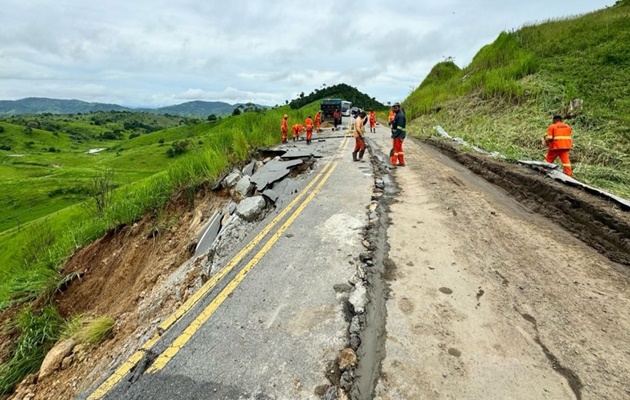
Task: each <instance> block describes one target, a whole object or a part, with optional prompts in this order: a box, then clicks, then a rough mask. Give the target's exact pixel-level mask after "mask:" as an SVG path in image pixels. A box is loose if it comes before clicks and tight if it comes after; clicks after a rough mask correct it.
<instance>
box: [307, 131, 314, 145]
mask: <svg viewBox="0 0 630 400" xmlns="http://www.w3.org/2000/svg"><path fill="white" fill-rule="evenodd" d="M312 137H313V130H312V129H310V130H309V129H307V130H306V140H308V141H309V142H310V141H311V138H312Z"/></svg>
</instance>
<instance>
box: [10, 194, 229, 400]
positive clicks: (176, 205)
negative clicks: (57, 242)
mask: <svg viewBox="0 0 630 400" xmlns="http://www.w3.org/2000/svg"><path fill="white" fill-rule="evenodd" d="M227 197H229V194H228V193H227V192H210V191H209V190H207V188H205V187H204V188H202V189H200V190H199V191H198V192H197V193H196V194H187V193H182V194H180V195H179V197H177V198H175V199H173V200H172V201H171V203H170V204H169V206H168V207H167V208H166V210H165V211H162V212H160V213H159V214H156V215H148V216H146V217H145V218H143V219H142V220H141V221H139V222H137V223H135V224H133V226H121V227H118V228H117V229H113V230H111V231H110V232H108V233H107V234H106V235H105V236H104V237H102V238H100V239H98V240H97V241H95V242H94V243H92V244H90V245H88V246H86V247H85V248H83V249H81V250H79V251H78V252H77V253H76V254H75V255H73V256H72V257H71V258H70V260H69V261H68V263H67V265H66V267H65V268H64V270H63V271H62V274H63V275H68V274H73V273H77V274H79V275H80V276H81V277H80V278H79V279H74V280H72V281H71V282H70V284H69V285H68V286H67V288H66V289H65V290H64V291H63V292H62V293H57V294H56V295H55V297H54V299H53V304H54V305H55V306H56V307H57V309H58V310H59V313H60V314H61V315H62V316H63V317H64V318H69V317H71V316H73V315H77V314H89V315H94V316H103V315H106V316H110V317H113V318H114V319H115V321H116V325H115V330H114V335H113V336H112V338H111V339H109V340H107V341H106V342H104V343H102V344H101V345H99V346H98V347H97V348H93V349H89V351H88V354H87V356H86V357H85V359H83V361H81V362H75V363H74V364H73V365H72V366H71V367H70V368H68V369H66V370H63V371H58V372H57V373H55V374H53V375H52V376H50V377H48V378H45V379H43V380H42V381H41V382H37V384H36V385H35V386H31V387H29V388H28V390H26V391H25V390H22V391H21V392H22V393H25V392H31V393H34V394H35V399H70V398H73V397H75V396H76V395H77V394H80V393H82V392H84V391H85V390H87V389H88V388H89V387H90V386H91V385H92V384H93V383H95V382H96V381H97V380H99V379H100V378H101V377H102V374H103V373H105V372H106V371H107V370H108V369H109V368H110V364H111V363H112V362H113V361H115V360H117V359H119V358H123V357H126V356H128V355H129V353H130V352H131V351H133V350H134V349H135V348H136V345H137V344H138V343H139V342H140V341H143V340H144V338H145V337H146V336H147V335H151V334H152V333H153V332H152V329H154V328H152V327H154V326H155V325H156V324H157V323H159V321H161V319H162V318H164V317H165V316H167V315H169V314H170V313H171V312H172V311H174V310H175V309H176V308H177V307H178V306H179V305H180V304H181V302H183V301H185V300H186V297H187V294H186V293H187V292H186V289H187V288H188V287H187V286H189V285H192V284H193V282H194V281H195V280H196V278H197V276H198V275H199V272H200V271H199V268H194V269H191V270H190V271H189V272H188V275H187V276H186V279H184V280H183V282H182V283H181V284H180V286H179V287H169V286H168V285H166V284H165V281H166V280H167V279H168V278H169V277H170V276H171V275H172V274H173V272H175V271H176V270H177V269H178V268H179V267H180V266H181V265H182V263H184V262H185V261H186V260H188V259H189V258H190V257H191V256H192V255H193V253H194V249H195V244H196V240H197V235H198V233H199V230H200V229H201V228H202V227H203V225H204V223H205V222H206V220H207V219H208V218H209V217H210V216H211V215H212V214H213V212H214V211H215V210H217V209H218V208H220V207H222V206H223V205H224V204H225V202H226V198H227ZM156 290H162V291H163V292H161V293H154V292H155V291H156ZM154 299H159V300H158V301H154ZM0 350H2V348H1V347H0ZM14 398H16V397H15V396H14Z"/></svg>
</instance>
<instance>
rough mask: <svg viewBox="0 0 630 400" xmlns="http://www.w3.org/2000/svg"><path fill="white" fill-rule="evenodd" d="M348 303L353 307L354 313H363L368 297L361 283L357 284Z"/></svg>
mask: <svg viewBox="0 0 630 400" xmlns="http://www.w3.org/2000/svg"><path fill="white" fill-rule="evenodd" d="M348 301H350V304H352V306H353V307H354V312H355V313H357V314H363V313H364V312H365V306H366V305H367V303H368V295H367V289H366V288H365V284H364V283H363V282H359V283H357V285H356V286H355V287H354V292H352V294H351V295H350V299H348Z"/></svg>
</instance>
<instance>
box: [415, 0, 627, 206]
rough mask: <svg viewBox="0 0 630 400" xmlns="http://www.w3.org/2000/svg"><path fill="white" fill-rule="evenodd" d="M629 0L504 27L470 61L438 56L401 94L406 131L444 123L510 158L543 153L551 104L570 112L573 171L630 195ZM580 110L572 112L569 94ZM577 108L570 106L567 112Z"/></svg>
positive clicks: (559, 110) (418, 132)
mask: <svg viewBox="0 0 630 400" xmlns="http://www.w3.org/2000/svg"><path fill="white" fill-rule="evenodd" d="M628 20H630V0H623V1H620V2H618V3H617V5H615V6H614V7H611V8H608V9H605V10H601V11H597V12H594V13H590V14H587V15H584V16H581V17H574V18H567V19H562V20H552V21H548V22H545V23H542V24H540V25H532V26H526V27H523V28H522V29H519V30H517V31H514V32H503V33H501V34H500V35H499V37H498V38H497V39H496V41H495V42H494V43H492V44H490V45H487V46H485V47H483V48H482V49H481V50H480V51H479V53H478V54H477V55H476V56H475V58H474V59H473V61H472V62H471V63H470V65H468V66H467V67H465V68H463V69H460V68H459V67H457V65H455V64H454V63H452V62H450V61H446V62H442V63H439V64H437V65H436V66H435V67H434V68H433V70H432V71H431V73H430V74H429V75H428V76H427V78H426V79H425V80H424V81H423V82H422V84H421V85H420V86H419V87H418V88H417V89H416V90H415V91H414V92H413V93H411V94H410V95H409V97H408V98H407V99H406V100H405V102H404V106H405V107H406V110H407V114H408V117H409V119H414V122H413V123H412V124H411V132H412V133H414V134H416V135H427V134H430V133H431V132H432V131H433V127H434V126H435V125H437V124H441V125H442V126H444V128H445V129H446V130H447V131H449V132H450V133H452V134H454V135H456V136H461V137H462V138H464V139H465V140H467V141H469V142H470V143H472V144H475V145H478V146H481V147H483V148H485V149H487V150H491V151H500V152H502V153H505V154H506V155H507V156H508V158H509V159H518V158H530V159H542V158H543V157H544V151H545V150H544V149H543V148H541V147H540V145H539V142H540V139H541V138H542V136H543V135H544V133H545V131H546V127H547V126H548V125H549V123H550V122H551V116H552V115H553V114H556V113H558V114H564V115H569V116H571V117H573V118H570V119H569V120H568V121H567V122H568V123H569V124H570V125H571V126H573V128H574V135H575V140H574V141H575V143H574V146H575V148H574V150H573V151H572V153H571V156H572V158H573V159H572V164H573V166H574V172H575V175H576V177H577V179H580V180H583V181H585V182H588V183H592V184H594V185H597V186H600V187H602V188H605V189H608V190H611V191H612V192H615V193H617V194H620V195H623V196H626V197H630V86H629V85H628V84H627V79H628V76H630V24H629V23H628ZM578 98H579V99H582V100H583V109H582V110H581V111H580V112H577V113H574V112H569V103H570V102H571V100H573V99H578ZM570 114H575V115H570Z"/></svg>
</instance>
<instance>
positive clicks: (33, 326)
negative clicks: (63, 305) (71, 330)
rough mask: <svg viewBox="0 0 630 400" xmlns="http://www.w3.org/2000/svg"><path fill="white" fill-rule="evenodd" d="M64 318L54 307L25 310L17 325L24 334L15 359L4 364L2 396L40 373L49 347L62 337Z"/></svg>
mask: <svg viewBox="0 0 630 400" xmlns="http://www.w3.org/2000/svg"><path fill="white" fill-rule="evenodd" d="M62 326H63V319H62V318H61V317H60V316H59V314H58V313H57V311H56V310H55V308H54V307H52V306H48V307H46V308H44V309H43V310H42V311H40V312H34V311H33V310H31V309H30V308H25V309H24V310H22V312H21V313H20V315H19V316H18V318H17V323H16V328H17V330H18V332H19V334H20V336H19V339H18V341H17V343H16V344H15V345H14V348H13V351H12V354H13V356H12V358H11V359H10V360H9V361H8V362H6V363H4V364H2V365H0V395H4V394H9V393H11V391H12V390H13V387H14V385H15V384H17V383H18V382H20V381H21V380H22V379H24V377H25V376H26V375H28V374H32V373H34V372H37V370H38V369H39V366H40V365H41V363H42V361H43V360H44V357H46V354H47V352H48V350H50V349H51V348H52V346H53V345H54V344H55V342H56V341H57V339H58V338H59V335H60V332H61V327H62Z"/></svg>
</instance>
